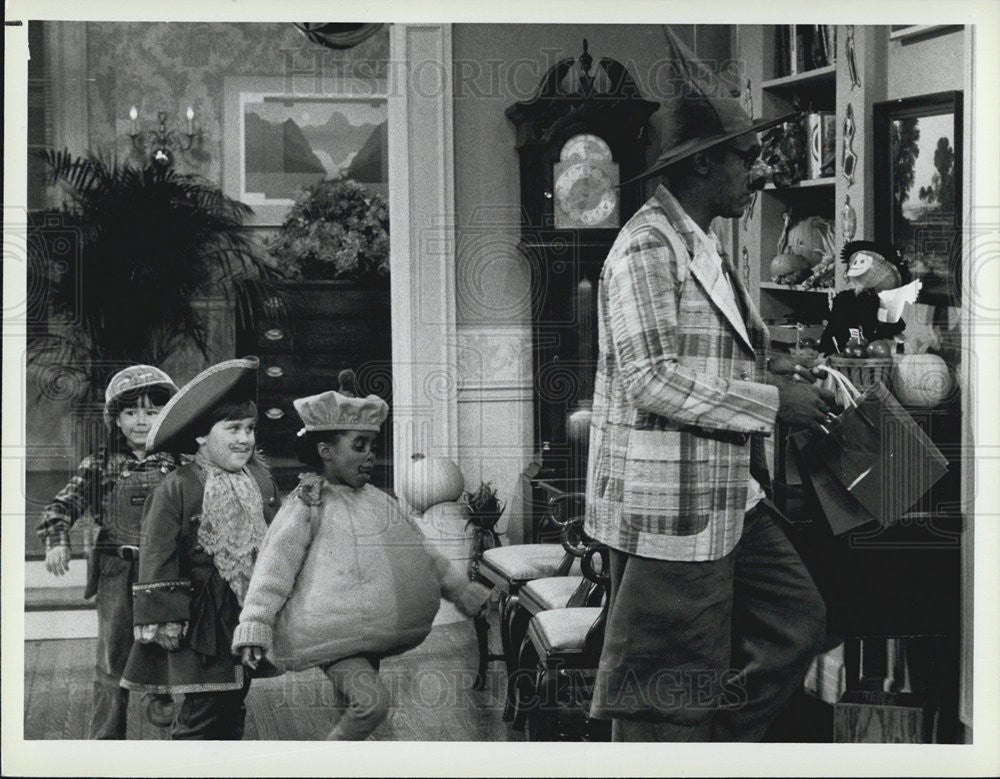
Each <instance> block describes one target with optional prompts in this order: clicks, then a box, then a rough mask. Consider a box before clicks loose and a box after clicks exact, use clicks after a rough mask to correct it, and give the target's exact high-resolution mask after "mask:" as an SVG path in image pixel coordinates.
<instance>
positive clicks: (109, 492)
mask: <svg viewBox="0 0 1000 779" xmlns="http://www.w3.org/2000/svg"><path fill="white" fill-rule="evenodd" d="M175 392H177V387H176V386H175V385H174V383H173V381H171V379H170V377H169V376H168V375H167V374H165V373H164V372H163V371H161V370H159V369H158V368H154V367H153V366H151V365H133V366H131V367H129V368H126V369H125V370H123V371H119V372H118V373H116V374H115V375H114V376H113V377H112V378H111V381H110V382H109V383H108V386H107V389H106V391H105V393H104V423H105V425H106V426H107V428H108V430H109V432H110V433H111V434H112V435H111V440H110V442H109V444H108V445H107V446H106V447H104V448H102V449H101V450H99V451H98V452H95V453H94V454H91V455H89V456H87V457H85V458H84V459H83V461H82V462H81V463H80V466H79V468H78V469H77V472H76V474H75V475H74V476H73V478H72V479H70V481H69V483H68V484H67V485H66V486H65V487H63V489H62V490H61V491H60V492H59V494H58V495H56V497H55V499H54V500H53V501H52V502H51V503H50V504H49V505H48V506H46V507H45V511H44V513H43V515H42V520H41V523H40V524H39V526H38V534H39V536H40V537H41V539H42V542H43V543H44V544H45V567H46V569H48V571H49V572H50V573H52V574H55V575H56V576H62V575H64V574H65V573H66V572H67V571H68V570H69V562H70V543H69V529H70V527H71V526H72V525H73V523H74V522H76V520H77V519H79V518H80V517H81V516H82V515H83V514H84V513H85V512H86V511H87V510H90V512H91V513H92V514H93V516H94V519H95V521H96V522H97V524H98V525H100V527H101V530H100V532H99V534H98V536H97V542H96V545H95V547H94V550H93V552H92V554H91V558H90V561H89V563H88V576H87V588H86V591H85V593H84V597H87V598H90V597H93V596H94V595H95V594H96V595H97V668H96V679H95V681H94V709H93V713H92V715H91V719H90V727H89V732H88V736H89V738H95V739H123V738H125V728H126V720H127V712H128V690H124V689H122V688H121V687H120V686H119V680H120V679H121V675H122V671H123V670H124V668H125V661H126V660H127V659H128V653H129V651H130V650H131V648H132V584H133V583H134V582H135V580H136V576H137V574H138V568H139V541H140V533H139V526H140V521H141V519H142V507H143V504H144V503H145V501H146V497H147V496H148V495H149V494H150V493H151V492H152V491H153V489H154V488H155V487H156V486H157V485H158V484H159V483H160V482H162V481H163V479H164V478H166V476H167V474H168V473H170V472H171V471H173V470H174V469H175V468H176V467H177V461H176V459H175V458H174V457H173V456H172V455H169V454H149V453H148V452H147V451H146V435H147V433H148V432H149V429H150V427H151V426H152V423H153V420H154V419H156V416H157V415H158V414H159V412H160V408H161V407H162V406H163V405H164V404H165V403H166V402H167V401H168V400H169V399H170V397H171V396H172V395H173V394H174V393H175ZM170 708H171V706H170V700H169V698H167V697H165V696H160V697H159V699H155V698H154V699H152V700H150V701H148V702H147V713H149V714H150V715H151V719H153V721H154V723H155V724H165V722H169V718H170V716H171V712H170Z"/></svg>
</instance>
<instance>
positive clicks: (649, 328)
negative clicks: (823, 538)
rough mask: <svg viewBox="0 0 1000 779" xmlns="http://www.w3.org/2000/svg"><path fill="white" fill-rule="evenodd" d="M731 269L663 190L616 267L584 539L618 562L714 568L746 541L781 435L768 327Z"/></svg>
mask: <svg viewBox="0 0 1000 779" xmlns="http://www.w3.org/2000/svg"><path fill="white" fill-rule="evenodd" d="M706 238H708V239H709V240H708V241H706ZM723 263H728V259H727V258H726V257H725V255H724V254H722V252H721V247H720V245H719V243H718V240H717V239H716V238H715V236H714V234H711V233H709V235H708V236H705V234H704V233H702V232H701V230H699V229H698V228H697V227H696V226H695V225H694V222H693V221H691V219H690V217H689V216H688V215H687V214H686V213H685V212H684V210H683V209H682V208H681V206H680V205H679V204H678V202H677V200H676V199H675V198H674V197H673V195H671V194H670V193H669V192H668V191H667V189H666V188H665V187H663V186H660V187H659V188H658V189H657V190H656V193H655V194H654V196H653V197H652V198H650V200H649V201H647V202H646V204H645V205H643V207H642V208H640V209H639V211H637V212H636V214H635V216H633V217H632V219H630V220H629V222H628V223H627V224H626V225H625V227H623V228H622V230H621V232H620V233H619V235H618V238H617V239H616V241H615V243H614V245H613V246H612V247H611V251H610V253H609V254H608V258H607V260H606V261H605V263H604V268H603V270H602V271H601V277H600V282H599V284H598V302H597V307H598V343H599V353H598V364H597V376H596V380H595V388H594V405H593V414H592V417H591V428H590V454H589V462H588V468H587V515H586V525H585V527H586V530H587V532H588V533H590V534H591V535H592V536H594V537H595V538H597V539H598V540H600V541H603V542H604V543H606V544H608V545H609V546H612V547H614V548H615V549H620V550H622V551H624V552H628V553H630V554H636V555H641V556H644V557H653V558H657V559H663V560H680V561H701V560H715V559H718V558H720V557H723V556H725V555H726V554H728V553H729V552H730V551H731V550H732V549H733V547H734V546H735V545H736V542H737V541H738V540H739V538H740V535H741V533H742V531H743V514H744V510H745V508H746V497H747V488H748V484H749V476H750V450H751V445H750V442H751V440H752V439H753V438H756V439H757V442H758V443H759V442H761V441H762V440H763V439H762V436H764V435H770V433H771V431H772V429H773V427H774V421H775V417H776V415H777V410H778V389H777V387H774V386H771V385H768V384H765V383H764V381H765V374H766V364H767V344H768V341H769V338H768V333H767V328H766V326H765V325H764V322H763V320H762V319H761V317H760V314H759V313H758V311H757V307H756V305H755V304H754V302H753V301H752V300H751V299H750V296H749V295H748V294H747V291H746V288H745V287H744V285H743V283H742V282H741V281H740V280H739V279H738V274H736V273H735V272H733V273H731V274H727V273H726V270H725V268H724V266H723ZM730 267H731V266H730ZM727 275H729V276H730V278H728V279H727ZM735 295H739V296H740V297H741V298H742V304H743V308H744V309H745V311H746V312H747V316H746V320H744V317H743V314H742V313H741V310H740V308H741V307H740V303H739V302H738V301H737V299H736V297H735ZM758 451H759V450H758Z"/></svg>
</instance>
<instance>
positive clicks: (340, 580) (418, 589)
mask: <svg viewBox="0 0 1000 779" xmlns="http://www.w3.org/2000/svg"><path fill="white" fill-rule="evenodd" d="M345 373H346V372H345ZM345 378H346V377H345ZM345 378H342V389H344V390H346V387H345V386H344V383H345ZM347 383H349V384H352V383H353V382H352V381H347ZM293 402H294V405H295V410H296V411H298V413H299V416H300V417H302V421H303V423H304V424H305V428H304V430H303V431H302V432H300V434H299V436H300V439H299V440H300V447H299V458H300V459H301V460H302V461H303V462H304V463H306V464H307V465H312V466H314V467H320V468H322V475H319V474H315V473H304V474H302V475H301V476H300V477H299V478H300V484H299V486H298V487H297V488H296V489H295V491H294V492H293V493H292V494H291V495H290V496H289V497H288V498H287V499H286V501H285V504H284V505H283V506H282V509H281V511H280V512H278V515H277V516H276V517H275V520H274V523H273V524H272V525H271V527H270V528H269V529H268V532H267V536H266V537H265V539H264V544H263V547H262V549H261V552H260V556H259V557H258V559H257V564H256V566H255V568H254V574H253V577H252V578H251V580H250V587H249V589H248V591H247V596H246V598H245V600H244V604H243V611H242V612H241V614H240V625H239V627H238V628H237V630H236V633H235V635H234V638H233V651H234V652H240V654H241V656H242V658H243V662H244V663H246V664H247V665H248V666H249V667H250V668H257V667H258V665H259V663H260V662H261V661H262V660H264V659H267V660H270V661H271V662H272V663H273V664H274V665H275V666H277V667H278V668H280V669H282V670H290V671H298V670H303V669H306V668H312V667H317V666H318V667H319V668H321V669H322V670H323V672H324V674H326V676H327V678H328V679H329V680H330V681H331V682H332V683H333V686H334V690H335V692H336V694H337V697H338V700H339V702H340V704H341V708H342V713H341V715H340V717H339V719H338V721H337V722H336V724H335V726H334V728H333V730H332V731H331V732H330V733H329V735H328V736H327V738H328V739H331V740H361V739H364V738H365V737H366V736H368V735H369V734H370V733H372V731H374V730H375V728H377V727H378V725H379V724H380V723H381V722H382V721H383V720H384V719H385V718H386V716H387V715H388V712H389V705H390V696H389V692H388V690H387V689H386V687H385V685H384V684H383V683H382V681H381V680H380V679H379V675H378V670H379V661H380V660H381V658H383V657H386V656H389V655H395V654H399V653H401V652H405V651H406V650H408V649H412V648H413V647H415V646H417V645H418V644H420V642H422V641H423V640H424V639H425V638H426V637H427V634H428V633H430V630H431V623H432V622H433V620H434V615H435V614H436V613H437V610H438V607H439V605H440V603H441V596H442V594H443V595H444V597H446V598H447V599H448V600H450V601H453V602H454V603H455V604H456V605H457V606H458V608H459V610H460V611H461V612H462V613H464V614H465V615H467V616H473V615H475V614H477V613H478V612H479V611H480V610H481V609H482V607H483V606H484V605H485V603H486V601H487V600H488V599H489V596H490V590H489V589H488V588H486V587H484V586H483V585H481V584H478V583H475V582H470V581H469V578H468V576H467V575H466V573H465V571H464V569H461V568H459V567H458V566H457V565H455V564H454V563H452V562H451V561H450V560H448V559H447V558H446V557H445V556H444V555H443V554H442V553H441V552H439V551H437V550H435V549H434V548H433V547H431V546H429V545H427V544H426V542H425V539H424V536H423V533H421V531H420V529H419V528H418V527H417V526H416V525H415V524H414V523H413V520H412V519H410V518H409V517H408V516H406V515H405V514H404V513H403V512H402V511H401V510H400V508H399V506H398V504H397V503H396V501H395V499H393V498H392V497H390V496H389V495H387V494H386V493H385V492H383V491H382V490H379V489H377V488H375V487H373V486H371V485H370V484H369V483H368V482H369V479H370V478H371V473H372V467H373V465H374V462H375V453H374V451H373V449H372V441H373V439H374V438H375V436H376V435H377V433H378V431H379V428H380V427H381V425H382V422H383V421H384V420H385V418H386V415H387V414H388V411H389V407H388V405H387V404H386V402H385V401H384V400H382V399H381V398H379V397H378V396H376V395H369V396H368V397H366V398H357V397H354V396H353V395H352V394H345V393H344V392H335V391H332V390H331V391H329V392H324V393H322V394H320V395H314V396H312V397H307V398H300V399H298V400H295V401H293Z"/></svg>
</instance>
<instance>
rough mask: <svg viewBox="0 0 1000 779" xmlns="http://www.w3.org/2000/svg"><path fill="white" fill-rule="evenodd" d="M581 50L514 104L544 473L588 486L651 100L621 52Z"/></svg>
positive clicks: (638, 200)
mask: <svg viewBox="0 0 1000 779" xmlns="http://www.w3.org/2000/svg"><path fill="white" fill-rule="evenodd" d="M597 64H598V69H597V70H596V72H595V73H594V74H591V67H592V65H593V58H592V57H591V55H590V54H589V53H588V51H587V41H586V40H584V41H583V53H582V54H581V55H580V56H579V57H576V58H570V59H564V60H562V61H560V62H558V63H557V64H556V65H555V66H553V67H552V68H551V69H550V70H549V71H548V73H546V74H545V77H544V78H543V79H542V81H541V84H540V85H539V87H538V91H537V93H536V94H535V96H534V97H532V98H531V99H530V100H526V101H522V102H519V103H515V104H514V105H512V106H510V107H509V108H508V109H507V118H509V119H510V120H511V122H513V123H514V125H515V126H516V128H517V146H516V148H517V150H518V154H519V155H520V163H521V212H522V223H521V250H522V251H523V253H524V255H525V257H526V258H527V259H528V261H529V264H530V265H531V267H532V274H533V275H532V283H533V286H532V291H533V295H532V337H533V351H534V361H533V363H534V364H533V368H534V377H535V378H534V398H535V401H534V402H535V436H536V441H535V443H536V446H537V448H538V450H539V452H540V454H541V457H540V463H541V470H540V472H539V473H538V474H537V476H536V480H545V481H546V482H547V483H550V484H551V483H560V484H562V485H563V486H564V487H565V488H566V489H570V490H572V489H582V484H583V479H584V478H585V476H586V467H587V463H586V456H587V453H586V444H587V437H588V435H589V413H590V403H591V400H592V398H593V392H594V370H595V367H596V359H597V318H596V311H597V308H596V294H597V278H598V275H599V274H600V272H601V267H602V265H603V264H604V260H605V258H606V256H607V253H608V250H609V249H610V248H611V244H612V243H613V242H614V239H615V236H616V235H617V233H618V229H619V228H620V227H621V226H622V225H623V224H624V223H625V221H626V220H628V218H629V217H631V216H632V214H633V213H634V212H635V211H636V209H637V208H638V207H639V206H640V205H641V204H642V188H641V187H640V186H630V187H626V188H623V189H619V188H618V184H619V182H622V181H627V180H628V179H630V178H632V177H633V176H635V175H637V174H639V173H640V172H641V170H642V164H643V161H644V157H645V155H644V150H645V145H646V136H647V124H648V121H649V117H650V115H652V114H653V112H655V111H656V110H657V108H658V107H659V103H656V102H653V101H650V100H644V99H643V98H642V96H641V95H640V94H639V89H638V87H637V86H636V84H635V81H634V80H633V79H632V76H631V75H630V74H629V72H628V70H627V69H626V68H625V66H623V65H622V64H621V63H619V62H616V61H615V60H613V59H609V58H606V57H605V58H601V59H600V60H598V63H597Z"/></svg>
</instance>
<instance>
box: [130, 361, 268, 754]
mask: <svg viewBox="0 0 1000 779" xmlns="http://www.w3.org/2000/svg"><path fill="white" fill-rule="evenodd" d="M257 368H258V361H257V359H256V358H246V359H238V360H228V361H226V362H223V363H219V364H218V365H213V366H212V367H211V368H208V369H207V370H204V371H202V372H201V373H200V374H198V375H197V376H195V377H194V378H193V379H192V380H191V381H190V382H188V383H187V384H185V385H184V386H183V387H182V388H181V389H180V390H179V391H178V392H177V394H176V395H174V397H173V398H172V399H171V401H170V402H169V403H168V404H167V405H166V406H165V407H164V409H163V412H162V413H161V414H160V416H159V418H158V419H157V420H156V423H155V424H154V425H153V428H152V430H150V433H149V449H150V451H161V450H164V451H173V452H179V453H191V454H193V459H192V461H191V462H188V463H186V464H184V465H182V466H181V467H179V468H178V469H177V470H175V471H174V472H173V473H171V474H170V476H169V477H167V478H166V479H165V480H164V481H163V483H162V484H161V485H160V486H159V487H158V488H157V489H156V491H155V492H154V493H153V495H152V496H150V499H149V500H148V501H147V503H146V509H145V513H144V515H143V519H142V537H143V547H142V557H141V558H140V561H139V580H138V582H137V583H136V584H135V585H134V586H133V588H132V593H133V610H132V611H133V622H134V625H135V628H134V630H135V639H136V643H135V644H134V645H133V647H132V652H131V654H130V656H129V659H128V663H127V664H126V666H125V671H124V672H123V673H122V682H121V683H122V685H123V686H124V687H127V688H129V689H132V690H141V691H143V692H159V693H170V694H178V693H183V695H184V701H183V703H182V704H181V705H180V707H179V710H178V713H177V717H176V719H175V721H174V725H173V728H172V730H171V734H170V737H171V738H172V739H199V740H208V739H212V740H238V739H241V738H242V737H243V725H244V720H245V717H246V708H245V706H244V699H245V698H246V695H247V692H248V691H249V688H250V677H251V675H250V674H249V673H247V672H246V671H245V669H244V667H243V665H242V664H241V663H240V660H239V658H235V657H234V656H233V654H232V652H231V651H230V643H231V642H232V638H233V630H234V629H235V628H236V624H237V622H238V621H239V613H240V606H241V605H242V603H243V596H244V593H245V592H246V587H247V583H248V582H249V580H250V573H251V571H252V569H253V561H254V559H255V558H256V556H257V551H258V549H259V547H260V542H261V540H262V539H263V537H264V533H265V531H266V530H267V524H268V523H269V522H270V521H271V519H272V517H273V516H274V513H275V511H277V509H278V505H279V501H278V488H277V487H276V486H275V484H274V481H273V480H272V479H271V475H270V472H269V471H268V470H267V469H266V468H265V467H264V466H263V464H262V462H260V460H259V459H258V455H257V451H256V434H255V428H256V424H257V406H256V403H255V399H256V395H257ZM257 675H263V674H262V673H261V674H257Z"/></svg>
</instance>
